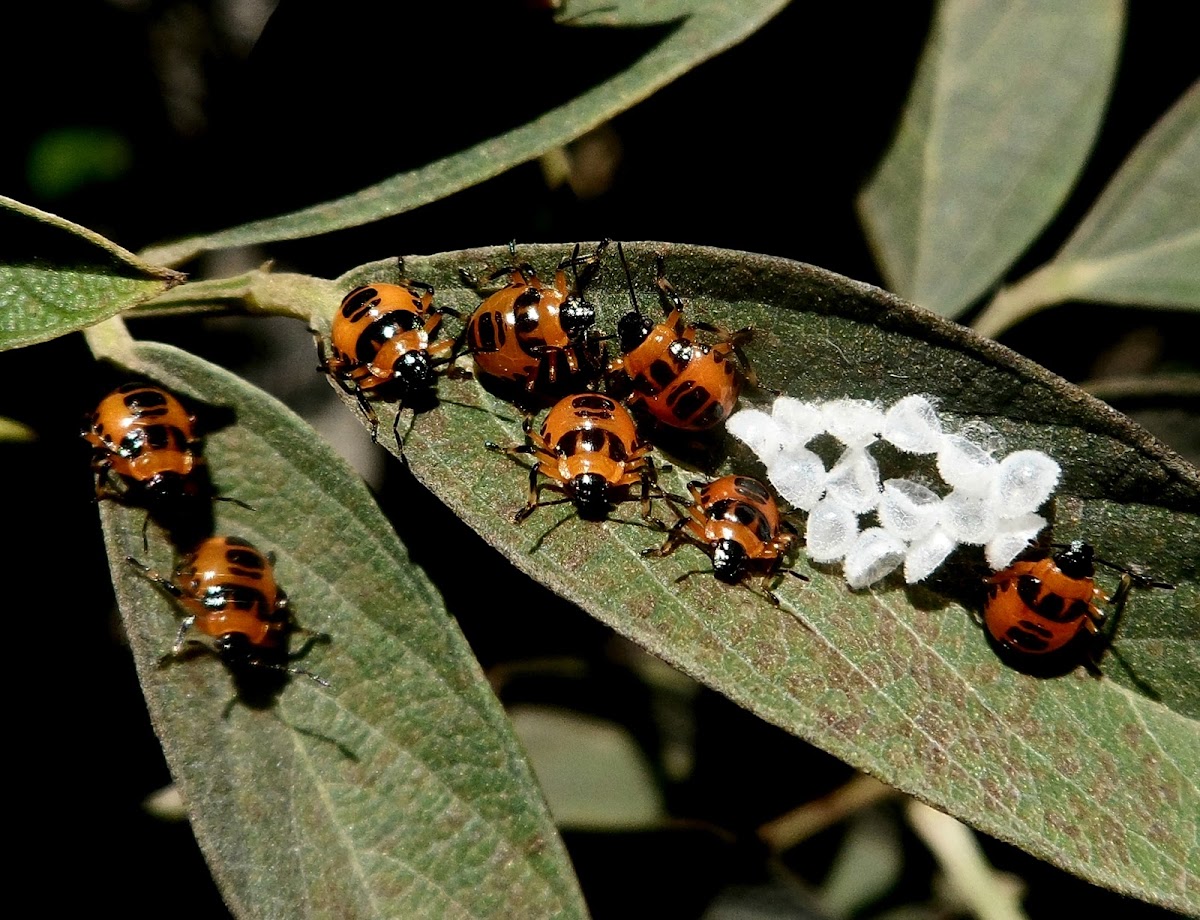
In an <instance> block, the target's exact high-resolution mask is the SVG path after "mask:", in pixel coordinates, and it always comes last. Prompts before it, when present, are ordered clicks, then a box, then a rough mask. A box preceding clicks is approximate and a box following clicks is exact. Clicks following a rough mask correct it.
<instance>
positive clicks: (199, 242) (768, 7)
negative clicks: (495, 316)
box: [145, 0, 786, 265]
mask: <svg viewBox="0 0 1200 920" xmlns="http://www.w3.org/2000/svg"><path fill="white" fill-rule="evenodd" d="M785 5H786V0H742V2H740V3H736V4H730V3H726V2H723V0H690V2H685V0H671V2H669V3H662V4H658V3H656V4H638V3H633V2H628V0H627V2H622V3H619V4H612V6H614V9H613V10H612V11H611V12H609V13H606V14H605V15H606V16H608V17H611V18H610V19H605V23H606V24H607V23H608V22H610V21H612V22H615V23H616V24H620V25H626V24H637V25H642V24H647V23H658V22H663V21H665V20H668V17H670V18H674V17H678V18H679V20H680V21H679V24H678V26H677V27H676V28H675V29H674V30H673V31H672V32H671V33H670V34H669V35H667V36H666V38H664V39H663V41H662V42H661V43H660V44H658V45H657V46H656V47H654V48H653V49H651V50H650V51H649V52H648V53H647V54H646V55H645V56H644V57H642V58H641V59H640V60H638V61H637V62H636V63H634V64H633V65H632V66H631V67H629V68H628V69H627V70H624V71H622V72H620V73H617V74H615V75H613V76H612V77H611V78H609V79H608V80H606V81H604V82H603V83H601V84H600V85H598V86H596V87H594V88H593V89H590V90H588V91H587V92H585V93H584V94H583V95H581V96H578V97H576V98H575V99H573V100H571V101H570V102H568V103H566V104H565V105H562V106H559V107H558V108H556V109H552V110H551V111H549V112H546V113H545V114H544V115H542V116H540V117H538V118H536V119H534V120H533V121H531V122H529V123H528V124H525V125H522V126H521V127H519V128H516V129H514V130H512V131H509V132H508V133H507V134H503V135H501V136H499V137H495V138H490V139H488V140H486V141H482V142H481V143H479V144H476V145H475V146H474V147H470V148H468V149H466V150H463V151H460V152H459V153H456V154H453V155H451V156H448V157H445V158H443V159H441V160H437V161H435V162H433V163H430V164H428V165H427V166H422V167H420V168H418V169H414V170H411V171H409V172H405V173H400V174H398V175H395V176H393V177H391V178H390V179H385V180H384V181H383V182H380V183H378V184H377V185H373V186H370V187H369V188H365V189H362V190H361V191H359V192H356V193H354V194H353V195H349V196H347V197H345V198H339V199H337V200H335V201H328V202H324V203H322V204H318V205H314V206H313V207H310V208H305V209H304V210H301V211H295V212H293V213H291V214H284V215H281V216H279V217H272V218H268V219H266V220H258V221H254V222H252V223H249V224H243V225H242V226H240V227H234V228H232V229H229V230H223V231H221V232H218V233H212V234H207V235H204V236H197V237H191V238H189V239H185V240H181V241H178V242H175V243H169V244H166V245H162V246H156V247H153V248H151V249H149V250H147V251H146V253H145V257H146V258H147V259H149V260H151V261H154V262H161V263H163V264H166V265H178V264H180V263H182V262H186V261H188V260H189V259H191V258H194V257H195V256H196V255H198V254H200V253H202V252H207V251H209V250H213V249H226V248H229V247H233V246H245V245H249V244H253V243H267V242H272V241H275V240H294V239H303V238H305V237H310V236H318V235H320V234H322V233H331V232H333V231H335V230H344V229H346V228H347V227H358V226H361V225H363V224H367V223H371V222H372V221H376V220H381V219H383V218H385V217H392V216H394V215H396V214H402V213H404V212H405V211H411V210H412V209H413V208H417V207H420V206H421V205H423V204H429V203H430V202H432V201H437V200H438V199H441V198H445V197H446V196H447V195H450V194H453V193H454V192H458V191H461V190H462V189H465V188H468V187H470V186H472V185H476V184H478V183H480V182H483V181H484V180H486V179H490V178H492V177H493V176H498V175H500V174H501V173H503V172H506V171H507V170H509V169H511V168H512V167H514V166H518V165H520V164H521V163H525V162H527V161H529V160H533V159H536V158H537V157H538V156H540V155H541V154H543V153H545V152H546V151H548V150H553V149H554V148H556V147H560V146H562V145H563V144H566V143H568V142H569V141H572V140H574V139H575V138H577V137H580V136H581V135H583V134H586V133H587V132H588V131H590V130H592V129H593V128H595V127H597V126H598V125H601V124H603V123H604V122H606V121H608V120H610V119H611V118H612V117H613V116H614V115H617V114H618V113H620V112H623V111H625V110H626V109H628V108H631V107H632V106H634V105H636V104H637V103H639V102H641V101H642V100H643V99H646V98H647V97H648V96H650V95H651V94H653V93H654V92H655V91H656V90H659V89H661V88H662V87H664V86H666V85H667V84H668V83H670V82H671V81H672V80H674V79H675V78H676V77H679V76H681V75H682V74H685V73H687V72H688V71H689V70H691V69H692V68H694V67H696V66H697V65H698V64H700V63H701V62H703V61H706V60H708V59H709V58H711V57H713V56H715V55H717V54H719V53H720V52H722V51H724V50H725V49H727V48H730V47H732V46H733V45H736V44H737V43H738V42H740V41H742V40H743V39H744V38H746V37H747V36H748V35H750V34H752V33H753V32H754V31H755V30H756V29H758V28H759V27H760V26H761V25H762V24H763V23H764V22H766V21H767V20H768V19H770V18H771V17H772V16H774V15H775V14H776V13H777V12H779V10H780V9H782V8H783V7H784V6H785ZM568 6H569V7H573V5H572V4H568ZM639 7H642V8H644V9H642V10H640V11H639ZM579 12H580V13H581V14H582V13H583V12H584V11H582V10H581V11H579ZM574 14H575V11H574V9H573V8H572V9H568V10H565V11H564V15H566V16H568V17H573V16H574ZM597 15H598V14H597ZM589 19H590V17H586V16H584V17H583V18H581V19H580V20H579V22H580V24H588V22H589Z"/></svg>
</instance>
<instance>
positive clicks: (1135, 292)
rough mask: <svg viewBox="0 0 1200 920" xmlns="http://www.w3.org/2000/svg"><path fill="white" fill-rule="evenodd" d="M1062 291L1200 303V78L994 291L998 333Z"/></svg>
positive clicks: (988, 313)
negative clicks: (1062, 233)
mask: <svg viewBox="0 0 1200 920" xmlns="http://www.w3.org/2000/svg"><path fill="white" fill-rule="evenodd" d="M1067 300H1088V301H1095V302H1098V303H1112V304H1130V305H1143V306H1149V307H1160V308H1166V309H1181V310H1197V309H1200V83H1196V84H1193V86H1192V87H1191V88H1190V89H1189V90H1188V91H1187V92H1186V93H1184V94H1183V96H1182V98H1180V100H1179V101H1178V102H1176V103H1175V105H1174V106H1173V107H1172V108H1171V109H1170V111H1168V112H1167V113H1166V114H1165V115H1164V116H1163V117H1162V118H1161V119H1160V120H1159V121H1158V123H1157V124H1156V125H1155V126H1154V128H1152V129H1151V131H1150V133H1149V134H1147V135H1146V137H1145V138H1143V140H1142V141H1141V143H1139V144H1138V146H1137V147H1136V148H1135V149H1134V151H1133V153H1132V154H1130V156H1129V158H1128V159H1127V160H1126V161H1125V163H1124V164H1123V165H1122V166H1121V168H1120V169H1119V170H1118V171H1117V174H1116V175H1115V176H1114V177H1113V179H1112V181H1111V182H1109V184H1108V187H1107V188H1106V189H1105V190H1104V193H1103V194H1102V195H1101V196H1100V198H1099V199H1098V200H1097V201H1096V204H1095V205H1094V206H1093V207H1092V209H1091V211H1090V212H1089V213H1088V215H1087V217H1085V218H1084V219H1083V222H1082V223H1081V224H1080V225H1079V227H1078V229H1077V230H1076V231H1075V233H1074V234H1073V235H1072V236H1071V238H1070V239H1069V240H1068V241H1067V243H1066V245H1065V246H1063V248H1062V250H1061V251H1060V252H1059V253H1058V255H1057V256H1055V257H1054V259H1053V260H1052V261H1051V262H1049V263H1048V264H1046V265H1045V266H1043V267H1042V268H1040V269H1039V270H1038V271H1036V272H1034V273H1033V274H1031V275H1029V276H1028V277H1026V278H1023V279H1022V280H1021V281H1019V282H1018V283H1016V284H1014V285H1013V286H1012V287H1009V288H1005V289H1004V290H1002V291H1000V293H999V294H997V295H996V298H995V300H993V302H992V303H990V304H989V305H988V307H987V309H986V310H984V312H983V313H982V314H980V316H979V319H978V321H977V322H976V328H977V329H978V330H979V331H980V332H981V333H983V334H986V335H997V334H999V333H1000V332H1002V331H1003V330H1004V329H1006V328H1008V327H1010V326H1012V325H1014V324H1015V323H1016V322H1017V321H1019V320H1021V319H1023V318H1025V317H1026V316H1029V315H1030V314H1031V313H1034V312H1036V311H1037V310H1038V309H1039V308H1040V307H1044V306H1048V305H1051V304H1055V303H1060V302H1062V301H1067Z"/></svg>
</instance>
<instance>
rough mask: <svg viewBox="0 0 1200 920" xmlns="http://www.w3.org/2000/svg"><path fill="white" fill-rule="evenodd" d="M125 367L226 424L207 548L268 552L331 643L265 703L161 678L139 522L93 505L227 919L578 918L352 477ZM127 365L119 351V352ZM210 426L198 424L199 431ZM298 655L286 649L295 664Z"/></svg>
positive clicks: (175, 378)
mask: <svg viewBox="0 0 1200 920" xmlns="http://www.w3.org/2000/svg"><path fill="white" fill-rule="evenodd" d="M133 355H134V360H133V361H132V362H131V363H132V364H133V365H134V366H132V367H131V368H130V370H131V371H134V372H136V373H137V374H139V375H142V376H146V377H149V378H150V379H153V380H156V381H158V382H161V383H163V384H164V385H167V386H169V387H171V388H172V389H173V390H175V391H177V392H179V393H181V394H183V395H184V397H185V398H186V397H191V398H192V399H203V400H204V402H203V403H202V405H207V406H209V407H213V406H218V407H221V408H222V409H224V410H233V413H234V414H235V416H236V419H235V421H234V422H233V423H232V424H230V425H228V426H227V427H222V428H220V429H219V430H215V431H212V432H211V433H210V434H209V435H208V438H207V443H206V453H207V457H208V461H209V464H210V467H211V469H212V471H213V478H214V481H215V485H216V487H217V488H218V490H219V492H220V494H222V495H223V496H226V497H228V498H235V499H238V500H240V501H244V502H247V503H248V504H249V505H251V506H252V509H253V510H249V509H246V508H242V507H240V506H238V505H235V504H232V503H228V502H221V503H218V505H217V507H216V517H217V530H218V532H221V533H230V532H232V533H235V534H238V535H241V536H243V537H245V538H247V539H249V540H250V541H251V542H252V543H254V544H255V545H257V546H259V547H260V548H261V549H263V550H264V551H266V550H270V551H273V552H274V553H275V554H276V556H277V563H276V572H277V575H278V579H279V582H280V584H281V586H282V587H283V588H284V590H286V591H287V592H288V594H289V597H290V600H291V604H292V608H293V610H294V612H295V614H296V616H297V618H298V619H299V621H300V622H301V624H302V625H304V626H306V627H308V628H311V629H314V630H318V631H320V632H323V633H325V634H327V635H328V636H329V641H328V643H327V644H318V645H316V646H314V648H313V650H312V651H311V652H310V654H309V655H307V656H306V657H305V658H304V659H303V660H302V661H301V662H299V664H300V665H301V666H303V667H304V668H306V669H308V670H310V671H311V672H313V673H316V674H319V675H320V676H321V677H322V678H324V679H326V680H327V681H328V682H329V683H330V684H331V687H330V688H329V689H326V688H323V687H320V686H318V685H317V684H316V683H315V682H313V681H311V680H309V679H307V678H305V677H303V676H295V677H293V678H291V680H290V681H289V682H288V683H287V685H286V686H285V687H284V688H283V689H282V692H281V693H280V694H279V695H278V697H277V698H275V699H274V701H273V702H271V704H270V705H268V706H266V707H264V708H253V707H251V706H249V705H245V704H243V703H239V702H237V696H236V691H235V685H234V682H233V681H232V680H231V676H230V673H229V672H228V670H227V669H226V668H225V667H224V666H223V665H222V664H221V663H220V662H219V661H217V660H216V659H215V658H213V657H211V656H204V655H201V656H198V657H196V658H195V659H194V660H187V661H182V662H178V663H174V664H172V665H170V666H169V667H166V668H160V667H157V666H156V660H157V659H158V657H159V656H160V655H162V654H163V653H165V652H166V651H167V650H168V649H169V648H170V644H171V640H172V636H173V635H174V632H175V629H176V625H177V619H178V615H177V611H176V609H175V607H174V605H173V603H172V602H171V601H170V600H169V599H168V598H166V597H165V596H164V595H163V593H162V592H160V591H159V590H158V589H157V588H156V587H155V586H154V585H152V584H150V583H149V582H148V581H146V580H145V579H142V578H140V577H138V576H137V575H136V574H135V573H134V572H133V569H132V567H131V566H129V565H127V564H126V563H125V561H124V557H125V556H126V555H127V554H128V555H132V556H135V557H137V558H139V559H142V560H143V561H147V562H148V563H150V564H151V565H153V566H154V567H155V568H156V569H158V570H159V571H162V572H169V571H170V568H171V565H172V553H171V550H170V548H169V546H167V544H166V543H165V542H164V541H163V540H162V539H161V537H160V535H159V532H158V530H157V529H156V528H151V537H152V540H151V546H150V552H149V557H148V558H146V554H145V553H144V551H143V549H142V546H141V537H140V531H141V526H142V520H143V514H142V512H141V511H139V510H137V509H135V508H127V507H122V506H118V505H115V504H114V503H111V502H106V503H104V504H103V505H102V519H103V521H104V523H105V531H106V535H107V536H106V539H107V542H108V545H109V552H110V558H111V559H112V568H113V575H114V582H115V584H116V586H117V592H118V597H119V599H120V602H121V608H122V611H123V613H124V616H125V622H126V626H127V629H128V632H129V635H130V641H131V645H132V647H133V650H134V654H135V659H136V661H137V664H138V669H139V673H140V675H141V678H142V682H143V687H144V690H145V693H146V697H147V701H148V704H149V707H150V711H151V715H152V718H153V720H154V723H155V727H156V730H157V731H158V733H159V736H160V738H161V740H162V742H163V746H164V750H165V751H166V753H167V759H168V762H169V763H170V765H171V769H172V773H173V775H174V777H175V779H176V782H177V783H178V784H179V787H180V789H181V791H182V793H183V796H184V799H185V801H186V802H187V804H188V806H189V812H190V815H191V818H192V822H193V826H194V828H195V831H196V836H197V838H198V840H199V841H200V844H201V847H202V849H203V850H204V851H205V854H206V856H207V858H208V860H209V863H210V865H211V867H212V869H213V872H214V875H215V876H216V878H217V880H218V882H219V884H220V886H221V889H222V892H223V893H224V895H225V897H226V899H227V901H228V902H229V904H230V905H231V907H232V908H233V909H234V910H235V912H236V913H238V915H239V916H245V917H281V918H283V917H286V918H293V917H299V916H329V917H335V916H336V917H396V916H432V915H437V916H453V917H490V916H551V915H553V916H577V917H579V916H585V915H586V910H585V908H584V907H583V905H582V900H581V897H580V895H579V892H578V889H577V887H576V883H575V880H574V878H573V876H572V873H571V869H570V866H569V863H568V861H567V859H566V855H565V852H564V850H563V848H562V844H561V842H560V841H559V839H558V836H557V834H556V832H555V830H554V828H553V825H552V824H551V822H550V820H549V817H548V814H547V812H546V810H545V806H544V804H543V802H542V800H541V797H540V794H539V792H538V790H537V787H536V785H535V784H534V781H533V778H532V775H531V773H530V771H529V768H528V765H527V764H526V762H525V760H524V757H523V755H522V754H521V753H520V750H519V748H518V746H517V743H516V740H515V738H514V737H513V735H512V732H511V728H510V726H509V724H508V722H507V720H506V719H505V717H504V714H503V712H502V710H501V708H500V706H499V704H498V702H497V701H496V699H495V698H494V696H492V694H491V691H490V689H489V688H488V685H487V683H486V681H485V679H484V677H483V675H482V674H481V673H480V671H479V668H478V665H477V663H476V662H475V660H474V659H473V657H472V656H471V654H470V651H469V649H468V648H467V646H466V643H465V641H464V640H463V638H462V636H461V634H459V633H458V631H457V628H456V627H455V626H454V624H453V621H452V620H450V619H449V618H448V617H447V616H446V613H445V611H444V609H443V608H442V605H441V602H440V600H439V598H438V597H437V595H436V593H435V592H434V590H433V588H432V587H431V586H430V585H429V584H428V582H427V581H426V580H425V579H424V577H423V576H422V575H421V574H420V573H419V572H418V571H417V570H415V569H414V567H413V566H412V565H411V563H409V562H408V560H407V557H406V554H405V552H404V550H403V548H402V547H401V546H400V544H399V542H398V540H397V539H396V537H395V535H394V534H393V532H392V530H391V527H390V525H388V523H387V522H386V520H385V519H384V518H383V517H382V515H381V514H380V512H379V511H378V509H377V507H376V506H375V504H374V502H373V500H372V499H371V498H370V496H369V494H368V493H367V491H366V489H365V487H364V486H363V485H362V483H361V481H359V480H358V479H357V477H356V476H355V475H354V474H353V473H352V472H351V471H350V470H349V468H348V467H347V466H346V465H345V464H344V463H343V462H342V461H341V460H340V459H338V458H337V457H336V456H335V455H334V454H333V453H332V451H331V450H330V449H329V448H328V447H327V446H325V445H323V444H322V443H320V442H319V441H318V440H317V439H316V438H315V437H314V436H313V433H312V431H311V429H309V428H308V427H307V426H306V425H305V424H304V423H303V422H301V421H300V420H299V419H297V418H296V417H295V416H293V415H291V413H290V412H288V411H287V410H286V409H284V408H283V407H282V406H280V405H279V404H278V403H276V402H275V401H274V400H273V399H271V398H270V397H268V396H266V395H265V394H262V393H261V392H259V391H256V390H254V389H253V388H251V387H249V386H248V385H246V384H245V383H242V382H241V381H239V380H238V379H237V378H234V377H232V376H231V375H229V374H227V373H226V372H223V371H220V370H219V369H216V368H213V367H212V366H211V365H207V364H205V363H204V362H202V361H200V360H198V359H195V358H191V357H189V356H188V355H186V354H184V353H182V352H179V351H176V350H174V349H171V348H168V347H166V346H155V345H149V344H141V345H137V346H136V347H135V350H134V351H133ZM126 357H127V359H128V355H126ZM203 417H204V416H203V413H202V418H203ZM297 644H298V640H294V641H293V646H295V645H297Z"/></svg>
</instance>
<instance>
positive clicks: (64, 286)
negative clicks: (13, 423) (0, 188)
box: [0, 197, 184, 349]
mask: <svg viewBox="0 0 1200 920" xmlns="http://www.w3.org/2000/svg"><path fill="white" fill-rule="evenodd" d="M0 239H3V240H4V253H3V254H2V255H0V349H5V348H18V347H20V346H22V345H33V344H35V343H37V342H47V341H49V340H50V339H55V338H58V337H59V336H60V335H66V334H67V333H68V332H78V331H79V330H80V329H84V328H86V327H87V326H90V325H92V324H94V323H98V322H100V321H101V320H104V319H107V318H108V317H110V316H115V315H116V314H118V313H120V312H121V311H122V310H127V309H129V308H130V307H132V306H135V305H136V304H139V303H141V302H142V301H144V300H149V299H150V298H151V297H154V296H155V295H157V294H161V293H162V292H163V291H166V290H168V289H169V288H171V287H174V286H175V285H177V284H179V283H180V282H181V281H183V280H184V276H183V275H181V274H180V273H179V272H176V271H172V270H171V269H169V268H159V267H157V266H155V265H152V264H150V263H148V262H145V261H143V260H141V259H139V258H138V257H137V256H135V255H134V254H133V253H131V252H129V251H127V250H125V249H122V248H121V247H120V246H118V245H117V244H116V243H113V242H110V241H109V240H106V239H105V238H104V237H102V236H100V234H98V233H94V232H92V231H91V230H88V229H87V228H86V227H81V226H79V225H78V224H73V223H71V222H70V221H69V220H64V219H63V218H61V217H58V216H56V215H54V214H49V213H47V212H45V211H39V210H38V209H37V208H32V207H30V206H29V205H24V204H21V203H20V202H19V201H13V200H12V199H11V198H4V197H0Z"/></svg>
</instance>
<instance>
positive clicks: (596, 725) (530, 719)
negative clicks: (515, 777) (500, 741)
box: [509, 705, 665, 830]
mask: <svg viewBox="0 0 1200 920" xmlns="http://www.w3.org/2000/svg"><path fill="white" fill-rule="evenodd" d="M509 716H510V717H511V718H512V721H513V729H514V730H515V731H516V733H517V737H518V738H520V739H521V745H522V746H523V747H524V748H525V750H526V751H528V752H529V759H530V760H531V761H532V762H533V769H534V772H535V773H536V775H537V779H538V783H539V784H540V785H541V787H542V791H543V792H544V793H545V796H546V801H547V802H549V803H550V811H551V813H552V814H553V815H554V821H555V823H556V824H557V825H558V826H559V827H573V828H587V829H589V830H629V829H631V828H643V827H647V826H656V825H657V824H658V823H659V822H660V821H662V820H663V818H664V817H665V814H664V809H663V802H662V796H661V795H660V794H659V791H658V787H657V785H656V784H655V782H654V774H653V772H652V771H651V770H650V765H649V764H648V763H647V762H646V757H645V755H644V754H643V753H642V752H641V750H639V749H638V746H637V743H636V742H635V741H634V740H633V738H632V736H630V734H629V733H628V732H627V731H625V729H623V728H622V727H621V726H619V725H617V724H615V723H613V722H609V721H607V720H606V719H598V718H596V717H595V716H588V715H584V714H583V713H579V712H570V711H568V710H563V709H557V708H554V707H551V706H533V705H523V706H518V707H514V708H513V709H512V711H511V712H510V713H509Z"/></svg>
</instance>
